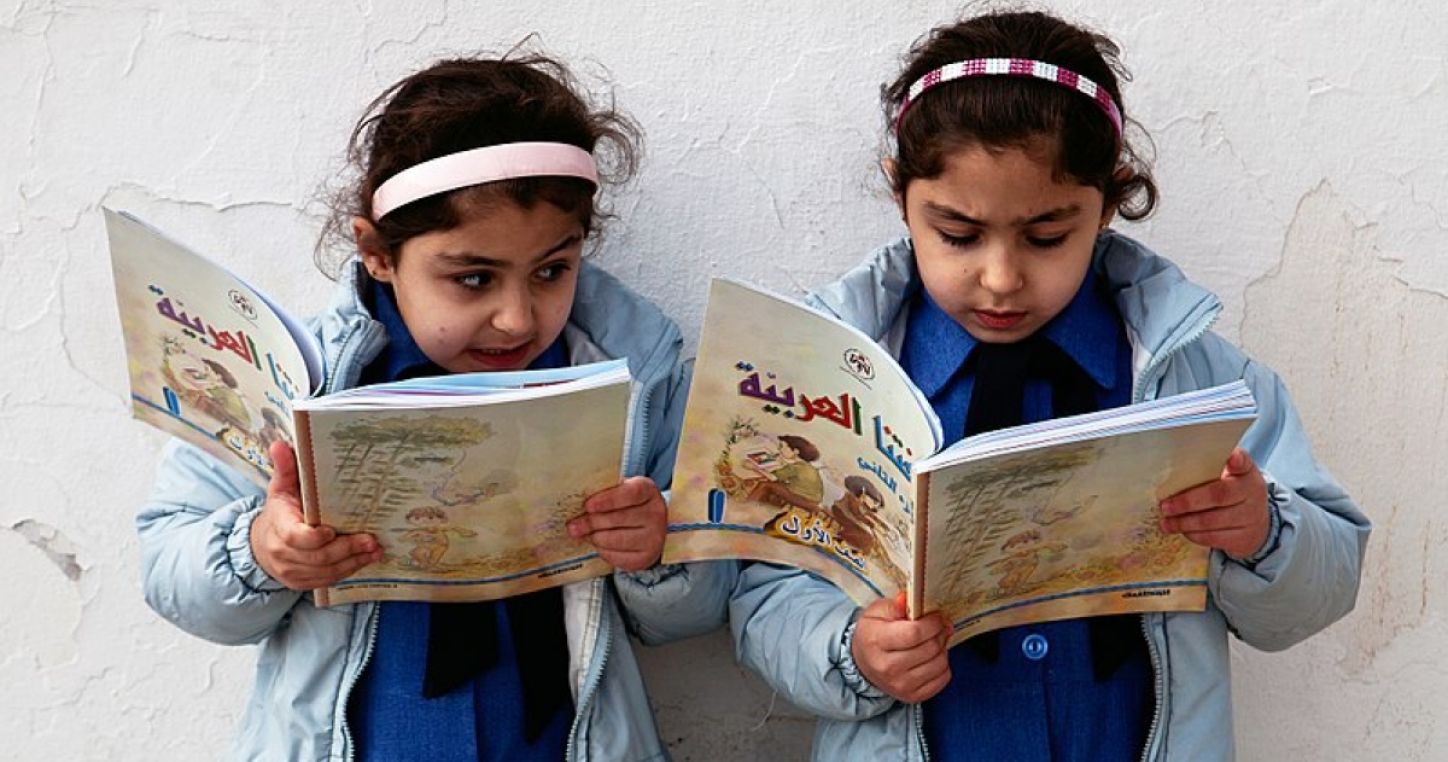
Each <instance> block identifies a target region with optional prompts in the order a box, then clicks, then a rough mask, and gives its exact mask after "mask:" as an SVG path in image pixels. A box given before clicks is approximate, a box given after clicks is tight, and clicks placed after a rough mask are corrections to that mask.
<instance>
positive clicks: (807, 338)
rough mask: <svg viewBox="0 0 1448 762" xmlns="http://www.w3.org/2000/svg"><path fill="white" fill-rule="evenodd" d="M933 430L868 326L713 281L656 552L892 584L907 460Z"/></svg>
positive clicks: (845, 585)
mask: <svg viewBox="0 0 1448 762" xmlns="http://www.w3.org/2000/svg"><path fill="white" fill-rule="evenodd" d="M922 407H924V408H925V410H924V412H922ZM939 428H940V427H939V424H938V423H937V422H936V421H935V419H934V415H933V414H932V413H929V411H928V406H926V405H924V403H923V401H922V400H921V399H920V396H919V392H918V391H916V390H915V388H914V386H913V385H911V384H910V383H909V381H908V380H907V379H906V377H905V374H904V373H903V372H902V371H900V369H899V367H898V365H896V363H895V361H894V360H893V359H892V358H891V357H890V355H889V353H888V352H886V351H885V350H884V349H882V348H881V347H879V346H878V345H876V344H875V343H874V342H873V341H872V340H871V339H870V338H869V337H868V336H865V335H864V334H863V333H861V332H859V331H856V330H855V329H853V328H851V327H849V326H847V325H845V324H843V323H840V322H838V321H833V320H830V319H827V318H825V317H824V316H822V315H820V314H818V313H816V312H814V311H813V310H810V309H808V308H807V307H804V306H803V305H800V304H797V303H795V302H793V301H791V300H788V299H785V298H782V297H776V296H773V295H771V294H766V293H764V292H761V291H758V290H755V289H752V288H750V287H748V286H745V285H743V284H740V283H735V282H732V281H726V280H715V281H714V282H713V284H712V285H711V287H710V291H709V303H708V306H707V308H706V316H705V321H704V330H703V333H702V335H701V337H700V342H699V353H698V359H697V360H696V362H695V364H694V378H693V384H692V386H691V387H690V391H689V402H688V406H687V408H686V411H685V414H684V428H683V433H682V435H681V440H680V441H681V444H680V447H679V453H678V460H677V462H676V467H675V470H674V480H673V495H672V499H671V502H670V527H669V529H670V534H669V537H668V540H667V541H666V542H665V546H664V559H665V561H668V562H675V561H685V560H702V559H706V558H747V559H755V560H764V561H774V562H777V563H784V564H789V565H792V566H797V567H799V568H802V569H807V570H809V571H812V572H815V573H816V574H819V575H820V576H822V577H825V578H826V579H829V580H830V581H831V582H834V583H835V584H836V585H838V586H839V587H840V588H841V589H843V590H845V591H846V592H847V593H849V594H850V595H851V596H852V597H854V598H855V599H856V600H861V601H867V600H871V599H873V598H875V597H878V596H881V595H891V594H893V593H895V592H896V591H898V590H903V589H904V588H905V585H906V581H907V577H908V574H909V569H910V568H911V567H912V565H913V564H912V547H911V546H912V540H911V537H912V535H913V526H914V518H913V512H914V491H913V489H914V485H913V479H912V475H911V470H910V462H911V461H913V460H916V459H919V458H922V457H924V456H926V455H929V454H931V453H932V452H934V451H935V449H936V448H937V447H938V443H939V442H940V432H939Z"/></svg>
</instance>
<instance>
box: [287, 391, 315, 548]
mask: <svg viewBox="0 0 1448 762" xmlns="http://www.w3.org/2000/svg"><path fill="white" fill-rule="evenodd" d="M292 423H293V424H295V426H296V430H297V478H298V482H299V484H300V485H301V490H302V515H303V516H304V517H305V518H306V520H307V523H308V524H311V525H312V526H317V525H318V524H321V523H322V512H321V505H319V504H318V502H317V463H316V460H315V459H314V456H313V455H312V419H311V417H310V415H309V414H308V413H307V411H305V410H294V411H292Z"/></svg>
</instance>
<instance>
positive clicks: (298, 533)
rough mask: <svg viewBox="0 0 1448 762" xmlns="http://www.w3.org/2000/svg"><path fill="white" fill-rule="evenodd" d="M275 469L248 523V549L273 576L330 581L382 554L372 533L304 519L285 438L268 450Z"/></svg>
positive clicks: (297, 582)
mask: <svg viewBox="0 0 1448 762" xmlns="http://www.w3.org/2000/svg"><path fill="white" fill-rule="evenodd" d="M267 454H268V456H269V457H270V458H271V462H272V465H273V471H272V476H271V482H270V483H268V484H267V489H266V504H265V505H264V506H263V507H262V509H261V513H259V514H257V517H256V518H255V519H254V520H253V521H252V523H251V553H252V555H253V556H255V557H256V562H257V565H259V566H261V568H262V571H265V572H266V573H267V574H269V575H270V576H271V578H272V579H274V580H276V581H277V582H280V583H281V584H283V585H285V586H286V587H287V588H288V589H290V590H298V591H306V590H312V589H315V588H319V587H330V586H331V585H332V584H333V583H336V582H339V581H341V580H343V579H346V578H347V577H349V576H351V575H352V573H353V572H356V571H357V570H358V569H361V568H362V567H364V566H366V565H368V564H371V563H376V562H377V561H380V560H382V548H381V546H379V545H378V544H377V538H375V537H373V536H372V535H370V534H366V533H361V534H347V535H338V534H337V530H335V529H333V528H332V527H330V526H327V525H326V524H318V525H315V526H314V525H312V524H308V523H307V520H306V518H305V516H304V515H303V512H302V492H301V485H300V483H299V481H298V478H297V455H296V453H295V452H293V451H292V448H291V447H289V446H288V445H287V444H286V443H285V442H275V443H273V444H272V446H271V449H270V450H269V451H268V453H267Z"/></svg>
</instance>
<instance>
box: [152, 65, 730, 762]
mask: <svg viewBox="0 0 1448 762" xmlns="http://www.w3.org/2000/svg"><path fill="white" fill-rule="evenodd" d="M637 138H638V132H637V129H636V127H635V126H634V125H633V123H632V122H631V121H629V120H628V119H627V118H626V117H625V116H623V115H622V114H619V113H617V112H615V111H613V110H610V109H600V108H597V107H595V106H593V105H591V104H590V102H589V101H588V99H587V98H585V97H584V95H582V94H581V92H580V91H579V89H578V88H577V87H576V86H575V85H574V84H573V82H572V80H571V79H570V77H569V75H568V72H567V70H566V69H565V68H564V67H563V66H562V65H561V64H559V63H557V62H555V61H553V60H550V59H548V58H544V57H539V56H531V57H516V58H515V57H505V58H502V59H484V58H472V59H462V60H451V61H442V62H440V63H437V64H435V65H433V66H431V67H429V68H427V69H425V70H423V71H420V72H417V73H416V74H413V75H411V76H409V77H406V78H405V79H403V80H402V81H400V82H398V83H397V84H395V85H393V86H392V87H390V88H388V89H387V90H386V91H385V92H384V93H383V94H382V95H381V96H380V97H378V98H377V100H376V101H374V102H373V103H372V105H371V106H370V107H369V109H368V111H367V114H366V115H365V117H364V118H363V119H362V120H361V122H360V123H359V124H358V125H357V127H356V129H355V130H354V131H353V135H352V143H351V150H350V157H351V159H352V161H353V162H354V164H355V168H356V170H357V175H358V177H357V180H356V182H355V184H354V185H353V186H352V187H350V188H348V189H347V190H346V191H344V192H343V193H342V195H341V196H340V197H339V198H338V199H337V201H336V212H335V214H334V216H333V219H332V221H331V223H330V224H329V228H328V229H329V232H330V233H333V234H337V236H336V237H344V238H345V239H346V244H345V246H343V247H339V248H340V250H341V252H342V257H341V260H342V261H340V262H335V263H325V262H322V264H323V265H324V266H327V265H330V267H329V269H331V270H333V273H334V275H335V276H336V277H337V280H338V289H337V293H336V296H335V298H334V299H333V302H332V304H331V306H330V307H328V308H327V310H326V311H325V312H324V313H323V314H322V315H320V316H319V317H318V318H317V320H316V321H315V322H314V326H315V330H316V332H317V336H318V339H319V341H320V343H321V345H322V347H323V348H324V354H325V356H326V369H327V373H326V380H325V382H324V386H323V389H324V391H325V392H326V393H331V392H335V391H338V390H341V389H346V388H348V387H351V386H354V385H357V384H359V383H372V382H381V381H392V380H400V379H404V378H410V377H416V376H427V375H437V374H445V373H460V372H472V371H495V370H517V369H522V368H548V367H558V366H564V365H570V364H574V363H581V362H590V361H594V360H600V359H607V358H627V360H628V362H629V368H630V370H631V372H632V374H633V377H634V380H635V384H636V386H637V392H636V394H637V398H636V399H637V403H636V405H635V412H634V418H633V420H632V421H631V423H630V427H631V430H630V436H629V438H628V443H629V449H628V453H627V461H626V465H627V474H628V475H627V477H626V478H624V479H622V480H621V481H620V483H619V484H618V485H617V486H615V487H613V488H610V489H608V490H605V491H603V492H601V493H598V494H596V495H593V496H591V497H590V498H589V499H588V500H587V501H586V502H585V505H584V507H585V513H584V515H582V516H580V517H578V518H576V519H575V520H574V521H573V522H571V524H570V526H569V531H570V532H571V533H572V534H573V535H574V537H577V538H586V539H587V540H588V541H590V542H592V543H593V545H594V546H595V547H596V548H597V549H598V552H599V554H600V555H601V556H602V557H603V558H604V559H606V560H608V561H609V562H611V563H612V564H614V565H615V566H617V567H618V569H619V572H617V573H616V574H615V575H614V576H613V577H612V578H611V579H597V580H592V581H589V582H583V583H577V584H573V585H569V586H566V587H564V588H562V589H553V590H547V591H542V592H539V593H534V594H531V595H524V596H518V597H514V598H510V599H508V600H505V601H498V602H489V603H476V604H445V603H438V604H427V603H402V602H397V603H394V602H388V603H365V604H357V605H348V606H338V607H333V608H327V609H322V608H317V607H315V606H313V605H312V601H311V598H310V596H308V595H307V591H308V590H311V589H313V588H316V587H321V586H326V585H329V584H331V583H332V582H334V581H336V580H339V579H341V578H343V577H346V576H347V575H349V574H350V573H352V572H353V571H355V570H357V569H358V568H360V567H361V566H363V565H365V564H368V563H371V562H373V561H376V560H378V559H379V557H380V553H381V550H380V548H379V545H378V543H377V541H376V539H375V538H374V537H372V536H370V535H365V534H360V535H359V534H354V535H345V536H344V535H338V534H336V533H335V532H334V531H333V530H332V529H331V528H329V527H325V526H320V527H312V526H308V525H307V524H306V523H305V522H304V521H303V520H302V514H301V511H300V502H299V498H298V486H297V480H296V470H295V456H294V454H293V452H292V451H291V450H290V448H288V447H287V446H286V445H285V444H283V443H278V444H275V445H273V447H272V449H271V451H270V456H271V459H272V462H273V463H276V464H277V468H276V475H275V477H274V478H273V480H272V482H271V484H270V486H269V488H268V490H267V492H266V493H265V494H262V493H260V492H258V491H257V490H256V489H255V488H253V487H251V486H250V485H249V483H248V482H247V481H246V480H245V479H244V478H242V477H241V476H240V475H239V474H236V473H235V472H233V471H231V470H230V469H228V468H226V467H225V466H223V465H221V464H219V463H217V462H215V461H213V460H211V458H210V457H209V456H207V455H205V454H204V453H202V452H200V451H199V450H196V449H194V448H191V447H188V446H185V445H181V444H173V445H172V446H171V447H170V448H169V449H168V452H167V457H166V460H165V462H164V463H163V464H162V466H161V470H160V475H159V478H158V480H157V485H156V488H155V491H154V494H153V495H152V497H151V500H150V502H149V503H148V505H147V506H146V507H145V509H144V510H143V511H142V512H141V515H140V517H139V518H138V526H139V530H140V539H141V549H142V553H143V556H144V563H143V567H144V569H145V570H146V571H145V580H144V583H145V589H146V599H147V601H148V602H149V603H150V604H151V606H152V607H153V608H154V609H156V611H158V612H159V613H161V614H162V615H163V616H165V617H166V618H167V619H169V620H171V621H172V622H174V623H175V624H176V625H177V626H179V627H181V628H182V629H184V630H186V631H188V632H190V633H193V634H196V635H198V636H200V637H203V638H207V639H209V640H212V641H215V642H219V643H255V644H259V645H260V651H259V655H258V661H257V670H256V682H255V687H254V690H253V694H252V697H251V700H250V701H249V702H248V703H247V706H246V712H245V715H244V716H243V718H242V727H241V732H240V733H239V734H238V736H237V739H236V742H235V746H234V747H233V749H232V754H231V755H230V756H232V757H235V758H245V759H277V760H281V759H291V760H301V759H311V760H323V759H349V760H352V759H355V760H369V761H371V760H389V761H400V762H406V761H407V760H424V759H427V760H433V759H469V760H559V759H566V760H599V761H600V762H603V761H605V760H619V759H639V760H642V759H662V758H665V757H666V754H665V751H664V748H663V745H662V743H661V742H660V740H659V737H658V733H657V731H656V729H655V727H654V721H653V715H652V712H651V710H650V707H649V703H648V698H647V696H646V695H645V693H644V685H643V681H642V678H641V677H640V675H639V670H638V665H637V663H636V662H635V660H634V656H633V653H632V652H631V650H630V647H629V637H628V636H629V633H630V632H632V633H634V634H636V635H638V636H639V637H640V638H641V639H643V640H645V641H647V642H658V641H663V640H670V639H674V638H681V637H687V636H690V635H694V634H698V633H701V632H704V631H707V630H710V629H713V628H714V627H716V626H718V625H719V624H720V623H722V621H723V617H724V612H725V605H726V598H727V591H728V590H729V589H730V587H731V586H732V584H733V576H732V575H733V574H734V567H733V565H732V564H726V563H720V564H696V565H691V566H690V567H688V568H687V569H685V568H684V567H678V566H661V565H659V558H660V553H661V550H662V546H663V540H664V533H665V525H666V508H665V504H664V498H663V495H662V493H661V491H660V490H661V489H664V488H667V486H668V481H669V478H670V475H671V472H672V469H673V458H674V453H673V448H674V445H675V441H676V439H677V432H678V427H679V423H680V419H681V416H682V413H683V397H684V395H685V392H686V390H687V388H688V383H687V378H686V373H685V370H684V365H683V364H681V363H680V350H681V348H682V345H683V340H682V336H681V335H680V333H679V330H678V328H677V327H676V326H675V325H674V323H673V322H672V321H671V320H669V319H668V318H667V317H665V316H664V315H663V314H662V313H661V312H660V311H659V310H658V309H657V308H656V307H655V306H654V305H653V304H651V303H649V302H648V301H646V300H645V299H643V298H642V297H640V296H639V295H637V294H635V293H634V292H633V291H631V290H629V289H628V288H627V287H626V286H624V285H623V284H622V283H620V282H619V281H618V280H617V279H615V278H614V277H613V276H611V275H609V274H608V273H606V272H604V271H603V270H602V269H600V268H598V267H596V266H594V265H593V264H592V263H590V262H589V261H588V260H587V259H585V257H584V248H585V246H586V245H587V242H588V241H589V239H590V237H591V235H592V234H593V233H595V232H596V228H597V223H598V221H599V218H600V216H601V214H600V209H599V199H598V191H599V190H600V187H601V186H602V185H604V184H607V183H609V182H612V181H617V180H621V179H623V178H624V177H626V176H627V175H628V174H629V173H630V172H631V171H632V168H633V162H634V156H635V152H636V147H635V143H636V141H637ZM319 253H322V254H325V253H326V251H325V250H324V249H321V248H319ZM324 258H325V257H319V260H321V259H324ZM289 464H291V465H290V467H289ZM625 622H627V625H626V624H625Z"/></svg>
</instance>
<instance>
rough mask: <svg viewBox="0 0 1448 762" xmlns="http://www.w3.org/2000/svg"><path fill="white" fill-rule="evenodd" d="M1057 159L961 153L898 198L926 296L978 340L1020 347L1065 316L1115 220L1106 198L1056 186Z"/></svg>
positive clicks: (1027, 153)
mask: <svg viewBox="0 0 1448 762" xmlns="http://www.w3.org/2000/svg"><path fill="white" fill-rule="evenodd" d="M1051 158H1052V157H1051V156H1049V155H1047V154H1046V153H1045V151H1044V149H1043V150H1036V149H1034V148H1032V149H1031V150H1024V149H1020V148H1011V149H1005V150H999V151H987V150H985V149H984V148H980V147H971V148H965V149H960V150H957V151H955V152H954V153H952V154H951V155H949V156H948V157H947V159H946V162H945V171H944V172H942V173H941V174H940V176H939V177H935V178H932V179H928V180H926V179H920V180H913V181H911V183H910V184H909V186H908V187H906V189H905V194H904V198H902V199H899V201H900V203H901V207H902V211H903V212H904V215H905V224H906V226H907V227H908V228H909V229H910V237H911V239H912V240H913V242H914V244H915V263H916V266H917V267H919V269H920V277H921V280H922V281H923V282H924V284H925V289H926V291H928V292H929V293H930V298H932V299H934V300H935V303H936V304H938V305H940V307H941V308H942V309H944V310H945V311H946V312H947V313H948V314H949V315H950V316H951V317H953V318H955V321H956V322H957V323H959V324H960V325H961V327H963V328H965V330H966V331H968V332H969V333H970V335H971V336H973V337H975V338H976V339H977V340H979V341H983V342H989V343H997V344H1008V343H1012V342H1016V341H1020V340H1022V339H1024V338H1026V337H1028V336H1030V335H1031V334H1033V333H1035V332H1036V331H1038V330H1040V329H1041V327H1042V326H1044V325H1045V324H1046V323H1048V322H1050V320H1051V318H1054V317H1055V316H1056V315H1058V314H1060V312H1061V310H1063V309H1065V308H1066V305H1067V304H1069V303H1070V302H1071V300H1072V298H1074V297H1075V296H1076V291H1077V290H1078V289H1079V288H1080V286H1081V282H1082V280H1083V279H1085V277H1086V268H1088V267H1089V266H1090V265H1091V252H1092V249H1093V247H1094V246H1095V243H1096V234H1097V232H1099V231H1100V229H1101V228H1103V227H1105V226H1106V224H1107V223H1108V222H1110V221H1111V214H1110V212H1109V211H1106V210H1105V208H1104V206H1105V199H1104V197H1103V196H1102V194H1101V191H1099V190H1097V189H1095V188H1092V187H1088V186H1085V185H1078V184H1076V183H1073V182H1071V181H1069V180H1068V181H1065V182H1060V181H1058V180H1056V179H1055V178H1053V177H1052V171H1051V168H1052V162H1051V161H1050V159H1051Z"/></svg>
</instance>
